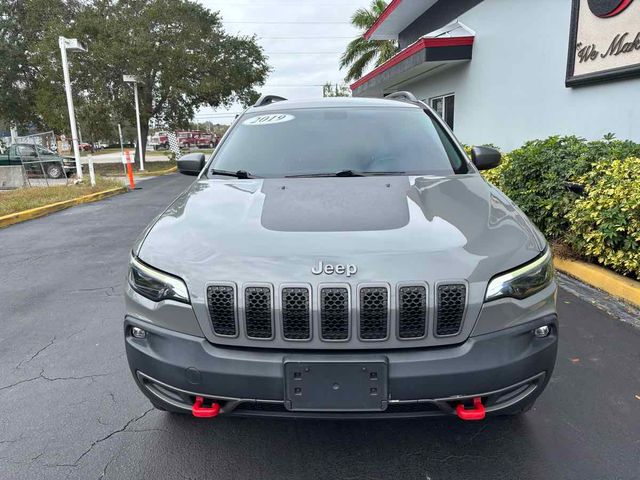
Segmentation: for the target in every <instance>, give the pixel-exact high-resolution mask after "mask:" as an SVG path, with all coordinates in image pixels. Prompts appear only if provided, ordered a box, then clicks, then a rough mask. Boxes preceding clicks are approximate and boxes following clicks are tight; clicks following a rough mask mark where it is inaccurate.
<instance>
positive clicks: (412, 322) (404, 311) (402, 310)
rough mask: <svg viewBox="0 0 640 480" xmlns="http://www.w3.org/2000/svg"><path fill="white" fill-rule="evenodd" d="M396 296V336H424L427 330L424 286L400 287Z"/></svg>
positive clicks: (404, 337) (425, 291)
mask: <svg viewBox="0 0 640 480" xmlns="http://www.w3.org/2000/svg"><path fill="white" fill-rule="evenodd" d="M398 297H399V298H398V336H399V337H400V338H403V339H408V338H422V337H424V336H425V334H426V331H427V289H426V287H424V286H406V287H400V289H399V295H398Z"/></svg>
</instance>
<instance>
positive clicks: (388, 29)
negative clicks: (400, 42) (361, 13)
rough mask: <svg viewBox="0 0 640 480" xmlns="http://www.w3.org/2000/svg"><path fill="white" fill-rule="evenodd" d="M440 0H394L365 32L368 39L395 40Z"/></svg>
mask: <svg viewBox="0 0 640 480" xmlns="http://www.w3.org/2000/svg"><path fill="white" fill-rule="evenodd" d="M437 2H438V0H393V1H392V2H391V3H390V4H389V5H387V8H385V9H384V12H382V14H381V15H380V17H378V20H376V22H375V23H374V24H373V25H372V26H371V28H369V30H367V31H366V32H365V33H364V38H366V39H367V40H369V39H371V40H395V39H396V38H398V34H399V33H400V32H401V31H402V30H404V29H405V28H407V27H408V26H409V25H411V24H412V23H413V22H414V20H415V19H416V18H418V17H419V16H420V15H422V14H423V13H424V12H426V11H427V10H429V9H430V8H431V7H432V6H433V5H434V4H436V3H437Z"/></svg>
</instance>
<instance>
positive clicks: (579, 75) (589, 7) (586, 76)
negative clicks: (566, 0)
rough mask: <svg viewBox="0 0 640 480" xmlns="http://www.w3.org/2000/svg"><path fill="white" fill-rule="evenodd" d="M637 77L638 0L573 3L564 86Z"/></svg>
mask: <svg viewBox="0 0 640 480" xmlns="http://www.w3.org/2000/svg"><path fill="white" fill-rule="evenodd" d="M632 76H640V0H573V9H572V13H571V32H570V36H569V56H568V59H567V79H566V85H567V87H574V86H579V85H586V84H590V83H596V82H605V81H611V80H616V79H620V78H626V77H632Z"/></svg>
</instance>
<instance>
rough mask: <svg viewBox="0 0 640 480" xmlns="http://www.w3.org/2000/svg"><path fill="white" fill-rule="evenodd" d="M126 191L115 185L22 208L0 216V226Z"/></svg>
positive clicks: (124, 188)
mask: <svg viewBox="0 0 640 480" xmlns="http://www.w3.org/2000/svg"><path fill="white" fill-rule="evenodd" d="M126 191H127V188H126V187H116V188H111V189H109V190H103V191H102V192H96V193H91V194H89V195H83V196H82V197H78V198H72V199H71V200H64V201H62V202H56V203H51V204H49V205H43V206H42V207H36V208H31V209H29V210H23V211H21V212H16V213H10V214H9V215H4V216H2V217H0V228H3V227H8V226H9V225H13V224H15V223H20V222H26V221H27V220H32V219H34V218H38V217H43V216H45V215H49V214H50V213H54V212H58V211H60V210H64V209H65V208H69V207H73V206H75V205H80V204H82V203H90V202H95V201H98V200H102V199H103V198H107V197H112V196H114V195H118V194H119V193H124V192H126Z"/></svg>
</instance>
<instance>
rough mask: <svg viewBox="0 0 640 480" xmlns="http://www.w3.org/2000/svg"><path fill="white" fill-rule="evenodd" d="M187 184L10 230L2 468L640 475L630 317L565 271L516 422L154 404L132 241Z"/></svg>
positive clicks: (0, 339)
mask: <svg viewBox="0 0 640 480" xmlns="http://www.w3.org/2000/svg"><path fill="white" fill-rule="evenodd" d="M192 180H193V178H192V177H185V176H180V175H177V174H175V175H169V176H164V177H159V178H154V179H149V180H145V181H144V182H142V183H141V184H140V186H142V187H143V188H142V190H137V191H134V192H131V193H128V194H126V195H121V196H117V197H114V198H111V199H108V200H105V201H102V202H98V203H93V204H87V205H83V206H79V207H76V208H73V209H70V210H66V211H63V212H59V213H57V214H54V215H51V216H48V217H44V218H41V219H37V220H33V221H30V222H26V223H23V224H19V225H14V226H11V227H9V228H6V229H3V230H0V273H1V274H2V282H0V405H1V408H0V479H12V480H13V479H16V480H17V479H54V478H72V479H98V478H110V479H129V478H131V479H149V478H155V479H165V478H167V479H178V478H185V479H186V478H189V479H205V478H207V479H247V478H256V479H261V480H264V479H301V478H307V479H311V478H313V479H316V478H317V479H325V478H326V479H338V478H339V479H343V480H351V479H387V478H394V479H395V478H399V479H424V480H427V479H432V480H436V479H485V478H486V479H503V478H504V479H516V478H517V479H638V478H640V328H638V326H637V324H634V322H636V318H634V316H635V313H634V312H629V311H624V310H620V309H617V307H616V305H615V303H612V302H611V301H610V299H607V298H606V297H603V296H597V295H596V296H592V294H593V292H591V291H590V290H588V289H585V288H582V287H580V285H576V284H575V283H572V282H569V281H566V280H563V284H564V285H565V286H566V287H567V289H565V288H563V289H561V291H560V296H559V312H560V320H561V340H560V350H559V354H558V361H557V366H556V371H555V373H554V376H553V378H552V380H551V383H550V384H549V386H548V388H547V390H546V391H545V392H544V394H543V395H542V396H541V398H540V399H539V400H538V402H537V403H536V406H535V407H534V409H533V410H532V411H530V412H529V413H527V414H526V415H524V416H522V417H520V418H492V419H488V420H486V421H484V422H479V423H473V422H470V423H464V422H462V421H460V420H458V419H456V418H446V419H436V420H433V419H424V420H393V421H391V420H384V421H382V420H381V421H375V422H359V421H293V420H266V419H265V420H262V419H260V420H256V419H214V420H201V419H195V418H191V417H186V416H185V417H175V416H171V415H169V414H166V413H163V412H159V411H156V410H153V409H151V406H150V404H149V403H148V402H147V400H146V398H145V397H143V395H142V394H141V393H140V392H139V391H138V390H137V388H136V387H135V385H134V383H133V380H132V379H131V377H130V373H129V371H128V367H127V364H126V358H125V353H124V345H123V340H122V329H121V323H122V316H123V311H124V308H123V298H122V290H123V289H122V287H123V282H124V276H125V271H126V266H127V260H128V254H129V250H130V247H131V245H132V244H133V242H134V240H135V238H136V237H137V235H138V234H139V233H140V232H141V230H142V229H143V228H144V226H145V225H146V224H147V223H148V222H149V221H151V219H153V218H154V217H155V216H156V215H157V214H158V213H160V212H161V211H162V209H163V207H165V206H166V205H167V204H168V203H169V202H170V201H171V200H172V199H173V198H174V197H175V196H176V195H177V194H178V193H179V192H180V191H182V189H184V188H185V187H186V186H187V185H188V184H189V182H191V181H192ZM594 302H595V303H598V304H600V305H601V306H602V307H603V308H607V309H609V310H610V311H611V312H613V315H611V314H609V313H607V312H606V311H604V310H602V309H601V308H597V307H596V306H594V305H593V303H594ZM618 315H619V316H620V317H621V318H622V320H621V319H619V318H616V316H618Z"/></svg>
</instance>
